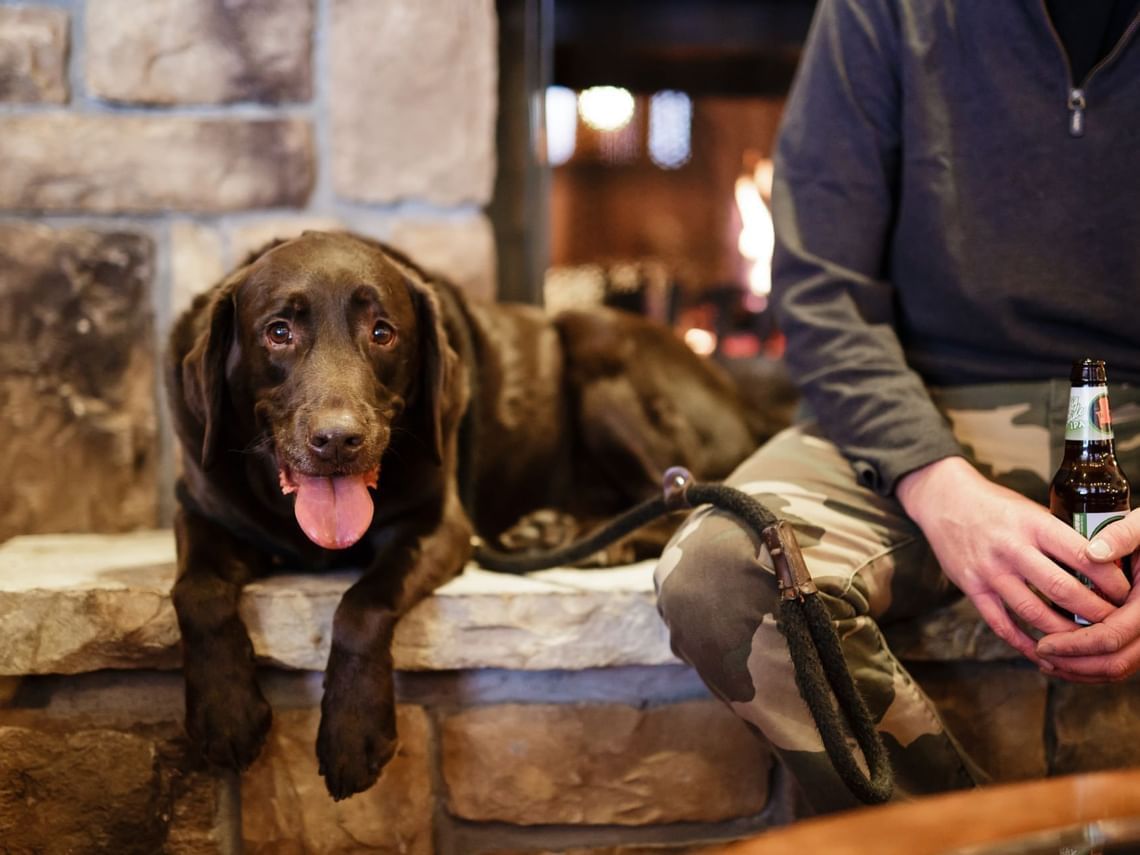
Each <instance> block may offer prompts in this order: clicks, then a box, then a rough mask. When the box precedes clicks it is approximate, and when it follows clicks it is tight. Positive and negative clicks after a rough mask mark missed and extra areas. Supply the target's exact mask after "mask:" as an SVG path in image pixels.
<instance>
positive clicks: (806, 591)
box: [760, 520, 819, 600]
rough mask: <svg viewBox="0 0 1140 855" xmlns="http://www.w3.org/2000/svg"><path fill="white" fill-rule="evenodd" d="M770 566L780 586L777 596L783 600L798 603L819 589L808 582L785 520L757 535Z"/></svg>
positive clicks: (788, 524)
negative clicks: (764, 549) (773, 569)
mask: <svg viewBox="0 0 1140 855" xmlns="http://www.w3.org/2000/svg"><path fill="white" fill-rule="evenodd" d="M760 537H761V538H762V539H763V540H764V545H765V546H767V547H768V554H769V555H771V556H772V564H773V565H774V566H775V569H776V579H777V580H778V582H779V584H780V597H781V598H782V599H785V600H802V599H804V597H808V596H810V595H812V594H817V593H819V589H818V588H817V587H816V586H815V582H813V581H812V578H811V574H810V573H809V572H808V569H807V564H806V563H804V555H803V553H802V552H801V551H800V544H799V542H798V541H797V540H796V533H795V531H794V530H793V529H792V525H791V523H789V522H788V521H787V520H776V522H774V523H772V525H769V526H765V527H764V528H763V530H761V532H760Z"/></svg>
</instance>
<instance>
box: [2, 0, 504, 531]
mask: <svg viewBox="0 0 1140 855" xmlns="http://www.w3.org/2000/svg"><path fill="white" fill-rule="evenodd" d="M496 26H497V25H496V16H495V8H494V3H493V0H385V2H383V3H377V2H372V0H147V2H145V3H138V2H135V0H27V2H26V3H21V4H20V5H0V164H3V168H0V333H2V335H3V341H2V343H0V427H2V428H4V434H5V436H6V437H7V438H8V441H9V443H10V445H9V448H8V452H7V453H6V454H5V455H4V456H3V459H4V463H3V465H2V467H0V472H3V474H4V476H5V477H3V478H0V541H2V540H3V539H5V538H7V537H10V536H12V535H15V534H28V533H33V532H64V531H124V530H130V529H134V528H138V527H153V526H154V525H156V524H157V523H159V522H162V521H166V520H167V519H168V518H169V513H170V509H171V498H170V495H171V491H170V485H171V482H172V470H173V463H172V459H173V454H172V448H171V442H170V440H169V437H168V431H167V430H166V429H165V415H164V412H163V409H162V405H161V404H160V403H159V402H160V401H161V398H160V396H159V390H158V388H157V384H158V378H157V376H156V370H155V366H156V361H157V359H158V354H159V353H160V351H161V348H162V346H163V341H164V336H165V332H166V330H167V329H168V328H169V325H170V322H171V319H172V318H173V317H174V316H175V314H176V313H177V312H179V311H180V310H181V309H183V308H184V307H185V306H186V305H187V304H188V303H189V301H190V298H191V297H192V296H193V295H194V294H195V293H197V292H199V291H201V290H203V289H205V288H207V287H209V286H210V285H211V284H212V283H213V282H214V281H216V280H217V279H218V278H219V277H220V276H221V275H222V273H223V272H224V271H225V270H226V269H228V268H229V267H230V266H231V265H233V264H235V263H236V262H237V261H239V260H240V259H242V258H243V257H244V256H245V255H246V254H247V253H249V252H250V251H251V250H253V249H255V248H256V247H258V246H261V245H263V244H265V243H267V242H268V241H270V240H272V239H273V238H277V237H286V236H289V235H292V234H296V233H299V232H300V231H301V230H303V229H306V228H352V229H356V230H359V231H362V232H365V233H368V234H370V235H373V236H375V237H379V238H381V239H384V240H387V241H389V242H391V243H393V244H394V245H396V246H398V247H400V248H401V249H404V250H405V251H407V252H409V253H410V254H411V255H412V256H413V257H415V258H416V259H418V260H419V261H420V262H421V263H423V264H424V265H425V266H427V267H429V268H433V269H436V270H439V271H441V272H443V273H445V274H447V275H449V276H451V277H452V278H453V279H455V280H456V281H458V282H459V283H460V284H462V285H463V286H464V287H465V288H467V289H469V290H470V291H471V292H472V293H475V294H478V295H481V296H492V295H493V291H494V286H493V281H492V276H493V270H494V243H493V237H492V232H491V227H490V224H489V222H488V220H487V217H486V215H485V214H484V207H485V206H486V205H487V204H488V203H489V202H490V197H491V191H492V183H493V180H494V172H495V152H494V142H495V137H494V130H495V116H496V94H495V93H496V77H497V65H498V56H497V45H496V38H497V30H496Z"/></svg>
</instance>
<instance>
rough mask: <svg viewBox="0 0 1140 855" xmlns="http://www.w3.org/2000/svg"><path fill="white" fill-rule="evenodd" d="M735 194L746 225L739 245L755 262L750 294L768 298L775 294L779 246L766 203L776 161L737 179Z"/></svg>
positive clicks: (759, 164) (765, 161)
mask: <svg viewBox="0 0 1140 855" xmlns="http://www.w3.org/2000/svg"><path fill="white" fill-rule="evenodd" d="M734 193H735V196H736V207H737V208H738V209H739V210H740V221H741V224H742V225H741V228H740V237H739V238H738V240H737V244H736V245H737V248H738V249H739V251H740V254H741V255H742V256H744V258H746V259H747V260H748V261H750V262H751V266H750V268H749V271H748V290H749V291H751V292H752V293H753V294H754V295H756V296H757V297H767V295H768V294H769V293H770V292H771V290H772V250H773V249H775V246H776V232H775V230H774V229H773V227H772V212H771V211H770V210H768V203H767V202H766V201H765V200H766V199H767V198H769V197H770V196H771V194H772V161H771V160H761V161H760V162H759V163H757V164H756V168H755V169H754V170H753V171H752V174H751V175H747V174H746V175H741V176H740V177H739V178H737V179H736V186H735V189H734Z"/></svg>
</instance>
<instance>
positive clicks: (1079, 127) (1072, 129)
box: [1069, 89, 1085, 137]
mask: <svg viewBox="0 0 1140 855" xmlns="http://www.w3.org/2000/svg"><path fill="white" fill-rule="evenodd" d="M1084 135H1085V90H1084V89H1073V90H1072V91H1071V92H1069V136H1071V137H1083V136H1084Z"/></svg>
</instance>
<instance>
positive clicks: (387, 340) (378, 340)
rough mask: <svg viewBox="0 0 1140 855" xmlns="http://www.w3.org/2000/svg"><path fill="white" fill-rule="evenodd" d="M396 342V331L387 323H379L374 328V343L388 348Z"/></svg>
mask: <svg viewBox="0 0 1140 855" xmlns="http://www.w3.org/2000/svg"><path fill="white" fill-rule="evenodd" d="M395 340H396V330H395V328H394V327H393V326H392V325H391V324H390V323H388V322H387V321H377V322H376V326H374V327H373V328H372V343H373V344H378V345H380V346H381V347H387V346H388V345H390V344H391V343H392V342H394V341H395Z"/></svg>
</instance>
